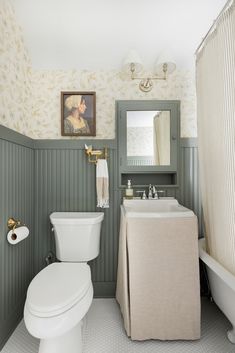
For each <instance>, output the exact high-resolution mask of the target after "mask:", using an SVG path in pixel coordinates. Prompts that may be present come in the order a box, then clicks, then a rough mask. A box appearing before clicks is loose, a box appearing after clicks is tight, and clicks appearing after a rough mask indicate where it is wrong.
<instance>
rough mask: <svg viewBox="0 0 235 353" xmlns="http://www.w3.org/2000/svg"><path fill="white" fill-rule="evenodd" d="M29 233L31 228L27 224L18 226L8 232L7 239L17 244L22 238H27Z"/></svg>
mask: <svg viewBox="0 0 235 353" xmlns="http://www.w3.org/2000/svg"><path fill="white" fill-rule="evenodd" d="M28 235H29V229H28V228H27V227H26V226H22V227H18V228H16V229H15V230H14V231H13V230H10V231H9V232H8V233H7V240H8V242H9V243H10V244H12V245H15V244H17V243H19V242H20V241H21V240H23V239H25V238H27V236H28Z"/></svg>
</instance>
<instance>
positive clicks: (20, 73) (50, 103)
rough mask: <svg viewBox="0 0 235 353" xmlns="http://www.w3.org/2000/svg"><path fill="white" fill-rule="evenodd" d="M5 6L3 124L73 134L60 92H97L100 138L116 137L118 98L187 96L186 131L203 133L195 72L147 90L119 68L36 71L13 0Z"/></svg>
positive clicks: (43, 134)
mask: <svg viewBox="0 0 235 353" xmlns="http://www.w3.org/2000/svg"><path fill="white" fill-rule="evenodd" d="M0 11H1V12H0V15H1V17H2V18H3V21H0V37H1V38H3V40H1V41H0V54H1V61H0V91H1V98H0V106H1V115H0V124H2V125H5V126H7V127H9V128H12V129H14V130H17V131H18V132H21V133H23V134H25V135H28V136H30V137H32V138H37V139H62V138H66V139H68V138H69V137H62V136H61V134H60V124H61V108H60V92H61V91H74V90H75V91H95V92H96V100H97V102H96V137H95V138H98V139H110V138H114V137H115V100H121V99H135V100H136V99H159V100H163V99H169V100H172V99H173V100H174V99H178V100H181V136H182V137H195V136H196V135H197V129H196V93H195V83H194V73H193V72H190V71H181V70H177V71H176V72H174V73H173V75H171V76H170V77H169V80H168V81H167V82H166V81H155V82H154V88H153V90H152V91H151V92H149V93H144V92H141V91H140V90H139V88H138V81H131V80H129V79H128V78H127V76H126V75H123V74H121V73H120V72H119V71H98V72H89V71H77V70H70V71H58V70H54V71H45V70H43V71H42V70H41V71H40V70H34V69H32V66H31V63H30V59H29V56H28V54H27V50H26V49H25V45H24V41H23V37H22V31H21V29H20V27H19V26H18V24H17V22H16V20H15V16H14V12H13V10H12V9H11V7H10V5H9V4H8V3H7V0H2V2H1V5H0ZM70 138H72V139H73V138H75V139H77V137H70ZM79 138H80V139H81V137H79ZM83 138H86V137H83Z"/></svg>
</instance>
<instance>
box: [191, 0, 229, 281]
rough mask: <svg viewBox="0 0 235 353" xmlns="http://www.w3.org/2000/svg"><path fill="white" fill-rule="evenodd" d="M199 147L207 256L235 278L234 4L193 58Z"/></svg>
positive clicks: (226, 11)
mask: <svg viewBox="0 0 235 353" xmlns="http://www.w3.org/2000/svg"><path fill="white" fill-rule="evenodd" d="M196 83H197V114H198V146H199V147H198V148H199V168H200V185H201V194H202V206H203V214H204V220H205V232H206V234H205V236H206V240H207V251H208V252H209V253H210V254H211V256H213V257H214V258H215V259H216V260H217V261H218V262H219V263H221V264H222V265H223V266H224V267H225V268H227V269H228V270H229V271H230V272H232V273H233V274H234V275H235V2H234V1H233V3H232V4H231V5H230V7H228V8H227V9H226V10H224V11H223V12H222V14H221V15H220V16H219V18H218V19H217V21H216V23H215V25H214V29H213V31H212V32H211V33H210V34H209V35H208V36H207V38H206V39H205V41H204V43H203V46H202V47H201V48H199V50H198V52H197V54H196Z"/></svg>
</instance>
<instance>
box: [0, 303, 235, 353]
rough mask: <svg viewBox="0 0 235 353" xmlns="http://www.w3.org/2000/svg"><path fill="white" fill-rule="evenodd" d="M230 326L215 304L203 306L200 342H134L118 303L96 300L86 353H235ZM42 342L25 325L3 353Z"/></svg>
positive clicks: (32, 352)
mask: <svg viewBox="0 0 235 353" xmlns="http://www.w3.org/2000/svg"><path fill="white" fill-rule="evenodd" d="M229 328H230V323H229V322H228V320H227V319H226V318H225V317H224V315H223V314H222V313H221V312H220V311H219V309H218V308H217V307H216V305H215V304H214V303H211V302H210V301H209V300H207V299H204V300H203V302H202V338H201V340H199V341H193V342H191V341H174V342H161V341H157V340H156V341H154V340H150V341H144V342H133V341H131V340H130V339H129V338H128V337H127V336H126V334H125V331H124V329H123V325H122V318H121V315H120V311H119V307H118V305H117V304H116V301H115V300H114V299H94V301H93V304H92V306H91V308H90V310H89V312H88V315H87V318H86V320H85V324H84V337H83V338H84V353H173V352H174V353H235V345H233V344H231V343H230V342H229V341H228V339H227V337H226V331H227V330H228V329H229ZM37 350H38V340H37V339H35V338H33V337H31V336H30V335H29V334H28V332H27V330H26V328H25V326H24V323H23V321H22V322H21V323H20V324H19V326H18V327H17V328H16V330H15V332H14V333H13V335H12V336H11V337H10V339H9V340H8V342H7V343H6V345H5V347H4V348H3V350H2V351H1V353H37ZM66 353H69V352H66Z"/></svg>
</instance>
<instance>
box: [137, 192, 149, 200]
mask: <svg viewBox="0 0 235 353" xmlns="http://www.w3.org/2000/svg"><path fill="white" fill-rule="evenodd" d="M141 192H142V195H141V198H142V200H146V198H147V196H146V193H145V190H137V191H136V193H137V194H139V193H141Z"/></svg>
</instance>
